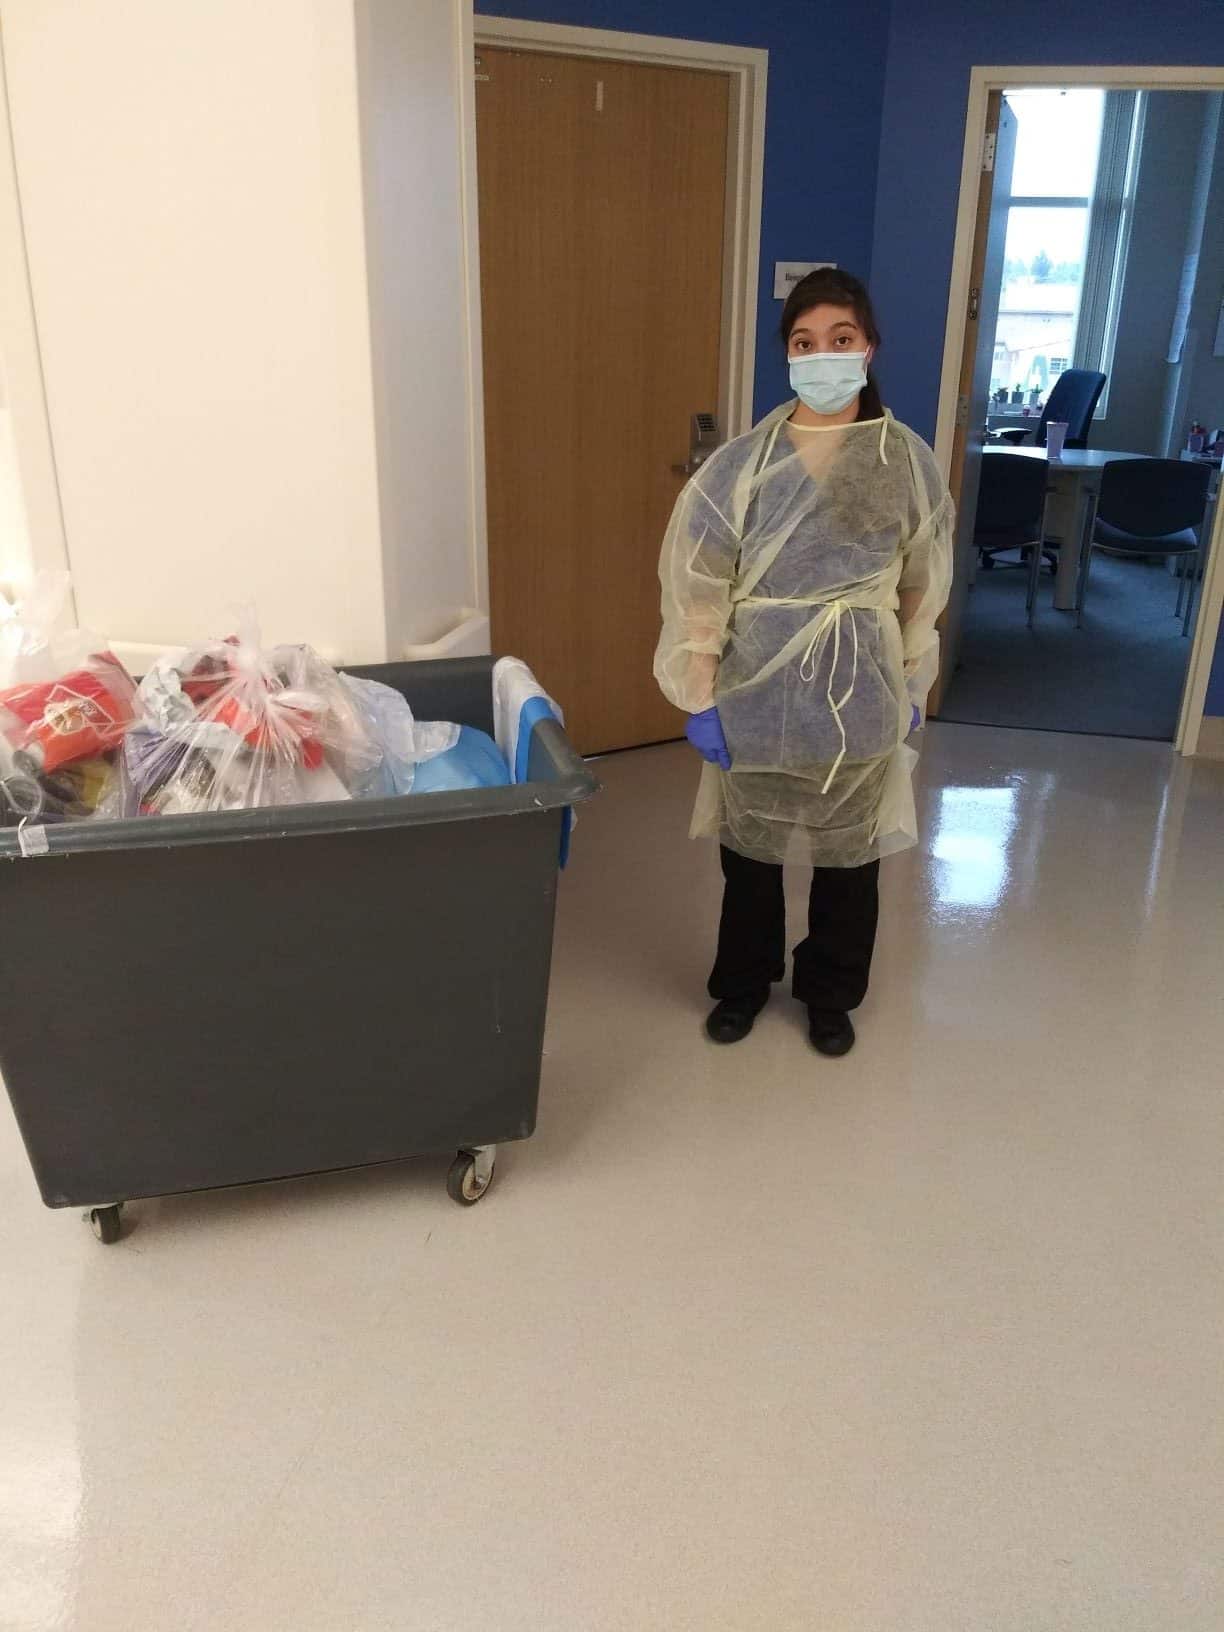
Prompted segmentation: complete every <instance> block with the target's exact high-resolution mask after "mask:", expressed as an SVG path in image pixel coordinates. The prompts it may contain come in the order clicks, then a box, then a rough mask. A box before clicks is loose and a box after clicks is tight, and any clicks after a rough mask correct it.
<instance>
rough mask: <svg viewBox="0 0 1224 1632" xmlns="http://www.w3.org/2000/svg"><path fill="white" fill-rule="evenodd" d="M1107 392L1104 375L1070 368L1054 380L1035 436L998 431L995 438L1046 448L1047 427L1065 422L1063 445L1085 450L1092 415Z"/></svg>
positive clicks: (1014, 431) (1018, 432)
mask: <svg viewBox="0 0 1224 1632" xmlns="http://www.w3.org/2000/svg"><path fill="white" fill-rule="evenodd" d="M1104 389H1105V376H1104V374H1098V373H1096V372H1095V371H1094V370H1093V369H1090V368H1069V369H1067V371H1066V373H1065V374H1060V375H1059V376H1058V378H1057V380H1055V382H1054V389H1053V390H1052V391H1051V392H1050V395H1049V399H1048V401H1047V402H1046V405H1045V407H1044V408H1043V409H1042V410H1041V418H1040V419H1039V420H1038V421H1037V430H1036V434H1035V435H1034V434H1033V433H1031V432H1029V431H1027V430H1021V429H1016V430H1007V431H998V432H997V433H996V435H997V436H998V437H999V439H1000V440H1001V441H1003V442H1010V443H1011V444H1012V446H1013V447H1019V446H1020V444H1021V443H1028V444H1029V445H1030V446H1032V447H1036V448H1044V447H1045V445H1046V426H1047V425H1048V424H1049V422H1050V420H1052V419H1053V420H1061V419H1065V420H1066V422H1067V440H1066V442H1065V443H1064V444H1063V446H1064V447H1068V448H1086V447H1087V446H1088V433H1089V431H1090V430H1091V429H1092V416H1093V414H1094V413H1095V412H1096V405H1097V403H1098V402H1099V401H1100V400H1101V392H1102V391H1104ZM1030 436H1031V438H1032V440H1031V442H1030V441H1029V439H1030Z"/></svg>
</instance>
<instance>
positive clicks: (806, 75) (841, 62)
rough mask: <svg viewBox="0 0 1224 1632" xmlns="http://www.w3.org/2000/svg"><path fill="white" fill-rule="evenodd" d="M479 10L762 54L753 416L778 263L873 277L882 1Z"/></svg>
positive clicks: (489, 1)
mask: <svg viewBox="0 0 1224 1632" xmlns="http://www.w3.org/2000/svg"><path fill="white" fill-rule="evenodd" d="M476 10H477V13H478V14H484V15H485V16H491V17H529V18H531V19H532V20H533V21H542V22H552V23H565V24H568V25H570V26H572V27H578V28H608V29H621V30H623V31H625V32H628V33H633V34H665V35H670V36H672V37H674V38H679V39H689V40H705V41H713V42H716V43H718V44H722V45H750V46H757V47H763V48H764V49H765V50H767V51H768V52H769V90H768V96H767V103H766V126H765V197H764V209H763V215H762V220H761V298H760V306H759V314H758V325H757V365H756V408H757V414H758V416H759V415H760V414H763V413H764V412H766V410H768V409H770V408H772V407H773V406H774V405H775V404H776V403H778V402H780V401H781V400H782V398H783V397H784V396H785V395H786V391H787V385H786V371H785V369H784V367H783V364H782V353H781V348H780V346H779V344H778V342H777V340H776V338H775V336H776V331H777V326H778V319H779V317H780V316H781V311H782V308H781V304H780V302H778V301H776V300H774V298H773V263H774V262H775V261H809V260H820V261H837V262H838V264H839V265H841V266H845V267H848V268H849V269H850V270H851V271H853V272H857V273H858V274H859V275H860V276H861V277H866V276H867V275H868V274H869V272H870V262H871V237H872V227H873V221H874V214H875V189H876V163H877V159H878V157H879V146H880V112H881V107H882V102H883V95H884V57H885V50H886V46H887V31H888V3H887V0H859V3H858V4H856V5H855V7H854V8H853V10H852V12H849V13H847V12H846V11H845V10H844V9H843V8H841V7H840V6H835V5H833V4H831V3H830V0H756V3H755V4H754V3H753V0H707V3H704V4H702V3H700V0H666V3H661V0H653V3H652V0H477V4H476Z"/></svg>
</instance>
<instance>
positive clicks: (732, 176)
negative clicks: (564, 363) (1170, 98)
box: [463, 17, 769, 606]
mask: <svg viewBox="0 0 1224 1632" xmlns="http://www.w3.org/2000/svg"><path fill="white" fill-rule="evenodd" d="M473 39H474V43H475V45H477V46H480V45H494V46H495V45H500V46H511V47H514V46H517V47H519V48H521V49H522V50H530V51H548V52H550V53H551V54H552V55H554V56H572V57H599V58H602V59H604V60H608V61H612V62H644V63H652V64H654V65H655V66H659V67H669V68H697V69H703V70H705V71H706V72H712V73H721V74H726V75H727V77H728V78H729V79H730V81H731V108H730V118H729V120H728V124H727V210H726V230H725V236H724V240H723V322H722V347H721V354H720V358H719V368H718V416H719V425H720V428H721V429H722V431H723V434H724V435H725V436H728V437H731V436H738V435H740V434H741V432H743V431H746V430H748V429H749V428H750V427H751V425H752V395H753V379H754V375H755V371H756V329H757V285H758V269H759V265H760V259H761V201H762V197H763V193H764V176H765V90H766V79H767V76H768V69H769V53H768V51H759V50H753V49H751V48H749V47H747V46H734V45H710V44H706V43H705V42H702V41H696V40H673V39H665V38H663V37H662V36H655V35H653V34H622V33H619V32H614V31H612V30H608V29H601V28H567V27H564V26H563V25H561V24H559V23H536V22H528V21H524V20H520V19H518V18H511V17H476V18H475V19H474V23H473ZM468 67H469V70H470V69H471V61H470V59H469V63H468ZM465 77H466V80H467V84H466V87H465V89H464V92H463V94H464V97H465V99H466V100H467V102H468V104H469V107H470V114H469V117H468V118H467V120H466V121H465V124H466V127H467V131H468V137H469V139H468V141H467V143H466V144H465V152H464V154H463V176H464V194H465V200H464V220H465V223H466V230H465V253H466V267H467V294H468V323H469V330H470V333H471V335H472V350H471V366H472V381H471V393H470V394H471V398H472V400H473V403H474V404H475V408H474V412H473V416H472V419H473V423H472V447H473V450H474V461H475V464H476V466H477V468H476V469H475V470H474V472H473V497H474V500H475V503H474V507H473V513H474V514H475V515H476V517H477V518H478V522H477V526H478V538H477V543H476V552H477V580H478V583H479V586H480V592H481V595H482V598H483V600H482V604H483V605H485V606H487V605H488V604H489V601H488V581H489V580H488V574H489V559H488V540H487V536H486V532H485V481H484V411H483V390H484V387H483V377H482V366H481V347H480V252H479V228H478V212H477V191H476V189H477V172H476V141H475V134H476V118H475V84H474V76H473V74H472V73H471V72H470V71H469V72H468V74H467V75H466V76H465Z"/></svg>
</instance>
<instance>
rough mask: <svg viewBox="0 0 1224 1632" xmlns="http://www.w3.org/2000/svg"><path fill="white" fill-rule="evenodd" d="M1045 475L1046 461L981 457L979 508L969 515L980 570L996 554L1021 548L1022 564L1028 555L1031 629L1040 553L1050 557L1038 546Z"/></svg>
mask: <svg viewBox="0 0 1224 1632" xmlns="http://www.w3.org/2000/svg"><path fill="white" fill-rule="evenodd" d="M1047 475H1048V467H1047V466H1046V463H1045V460H1044V459H1026V458H1025V457H1024V456H1023V455H1022V454H1019V453H986V454H983V455H982V473H981V480H980V481H979V483H978V500H977V510H976V512H975V513H974V517H973V542H974V544H975V546H976V547H977V551H978V559H979V560H980V561H981V563H982V565H983V567H991V566H993V565H994V558H995V556H996V555H999V554H1000V553H1001V552H1002V551H1004V550H1019V551H1020V552H1021V563H1020V564H1021V565H1023V560H1024V554H1025V552H1026V551H1027V552H1028V556H1029V562H1028V565H1029V587H1028V601H1027V607H1026V611H1027V618H1028V625H1029V628H1030V629H1031V628H1032V626H1033V607H1034V604H1035V603H1036V599H1037V579H1038V575H1039V573H1040V572H1041V558H1042V555H1043V553H1044V554H1046V555H1048V556H1050V558H1051V559H1054V558H1053V556H1052V555H1051V552H1050V551H1049V550H1048V549H1043V544H1042V540H1043V537H1044V533H1045V506H1046V479H1047Z"/></svg>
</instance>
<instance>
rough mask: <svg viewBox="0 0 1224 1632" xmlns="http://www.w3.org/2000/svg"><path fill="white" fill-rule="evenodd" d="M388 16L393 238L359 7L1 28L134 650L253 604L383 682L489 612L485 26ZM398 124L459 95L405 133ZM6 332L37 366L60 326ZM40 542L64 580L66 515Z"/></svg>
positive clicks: (53, 404)
mask: <svg viewBox="0 0 1224 1632" xmlns="http://www.w3.org/2000/svg"><path fill="white" fill-rule="evenodd" d="M367 9H368V10H369V11H370V14H371V18H370V19H367V20H366V21H367V23H368V24H370V26H372V27H373V28H374V30H375V33H376V35H377V34H378V33H381V32H382V31H384V30H385V31H386V32H387V34H388V36H389V41H390V45H391V48H392V49H391V52H390V63H391V64H394V67H392V66H390V65H389V66H388V67H387V69H386V70H385V72H381V77H378V78H376V80H375V81H374V82H372V89H373V90H374V91H376V92H377V99H376V106H377V107H378V108H379V109H382V110H383V111H376V113H375V114H374V115H373V116H372V118H368V119H367V120H366V127H367V130H370V129H373V130H375V131H381V132H383V135H382V137H381V138H380V142H377V143H375V151H376V153H378V154H380V155H381V157H380V158H379V160H378V162H376V163H374V164H373V165H372V166H371V164H370V162H369V154H368V153H367V164H366V174H367V176H368V177H371V178H372V179H373V181H374V183H375V184H376V185H377V186H378V188H379V190H380V196H381V199H382V200H383V201H384V202H379V201H377V200H374V199H372V200H371V205H370V210H369V212H368V216H363V200H362V186H363V162H362V144H361V118H360V115H359V109H358V81H357V40H356V35H355V24H354V13H353V0H258V4H251V3H250V0H173V3H167V0H0V25H2V27H3V40H4V52H5V66H6V74H7V81H8V92H9V99H10V106H11V117H12V127H13V148H14V163H15V173H16V186H17V192H18V194H19V199H20V208H21V218H22V221H23V224H24V234H25V247H26V254H27V258H28V264H29V287H30V290H31V291H32V296H33V314H32V320H33V321H35V322H36V334H37V343H38V350H39V351H40V352H41V366H42V374H43V377H44V378H45V385H46V417H47V419H48V420H49V424H50V433H51V440H52V442H53V445H54V454H55V469H56V471H57V472H58V488H59V500H60V502H61V503H62V509H63V518H64V535H65V537H66V540H67V554H68V560H69V565H70V567H71V570H72V573H73V577H74V581H75V585H76V593H77V603H78V612H79V615H80V617H81V619H82V621H83V622H85V623H87V624H89V625H91V626H94V627H97V628H99V629H101V630H103V631H104V632H106V633H107V634H109V635H110V636H111V637H112V639H114V640H115V641H116V642H119V643H124V642H145V643H150V644H160V643H162V642H167V643H174V642H180V641H187V640H190V639H191V638H193V637H195V636H196V635H198V634H199V633H201V632H202V630H203V631H211V630H214V629H215V628H217V627H219V625H220V623H221V622H222V621H224V617H225V613H226V611H227V609H228V608H229V607H230V606H231V605H232V604H233V603H234V602H235V601H236V600H241V599H247V600H254V601H255V602H257V603H258V605H259V608H260V611H261V615H262V618H263V623H264V629H265V634H266V635H267V636H268V638H270V639H299V640H300V639H305V640H309V641H312V642H313V643H314V644H316V645H317V646H319V647H320V648H321V649H323V650H325V651H328V652H329V653H332V654H334V655H336V656H342V657H344V658H347V659H350V660H360V659H377V658H379V657H382V656H384V655H387V654H388V653H389V652H393V651H396V650H398V649H399V648H400V647H402V645H403V644H404V643H405V642H406V641H412V640H417V641H419V640H422V639H432V638H433V636H434V634H435V633H436V632H438V631H439V630H440V628H441V626H443V625H444V624H445V623H446V622H447V620H448V619H451V618H452V616H453V614H454V612H455V609H456V608H458V607H461V606H467V605H469V604H470V602H471V599H472V594H473V591H472V587H471V586H472V582H473V566H472V561H473V537H472V534H473V519H472V479H471V468H470V465H471V453H472V449H471V446H470V439H471V406H472V405H471V401H470V389H469V377H468V372H467V370H466V364H465V355H466V354H465V349H464V348H465V345H466V338H465V327H464V326H465V322H466V315H467V308H466V297H465V292H464V286H463V281H462V279H461V278H456V277H455V276H454V264H453V263H454V261H455V259H456V256H457V254H458V243H459V235H458V220H459V215H458V211H459V209H460V207H461V205H460V202H459V196H458V195H459V186H458V162H457V159H456V157H455V142H456V135H457V130H458V125H459V121H458V118H457V115H456V111H455V110H456V108H457V106H458V96H459V83H460V79H459V63H458V58H457V52H458V50H459V49H460V45H461V41H460V39H459V35H460V28H459V25H458V23H457V22H456V18H457V17H458V16H459V15H460V14H461V12H460V5H459V3H458V0H404V3H403V4H402V5H400V6H396V5H392V4H390V3H389V0H388V3H387V4H386V5H381V4H380V5H375V6H371V7H369V8H367ZM371 19H372V21H371ZM365 46H366V49H367V51H369V50H373V49H378V50H381V42H380V41H379V40H378V39H377V38H375V39H374V40H373V41H371V39H370V37H369V29H368V27H367V30H366V37H365ZM413 48H414V49H413ZM398 97H403V98H405V99H407V100H408V101H410V102H412V101H421V102H424V100H425V99H428V107H427V108H424V107H422V108H421V109H420V110H419V112H418V113H416V114H414V116H413V120H410V121H409V122H408V126H407V129H406V130H405V129H403V128H402V127H400V128H397V126H396V124H395V122H394V120H393V119H392V118H391V117H390V115H389V114H388V113H387V112H386V111H385V110H386V109H387V108H390V107H393V106H394V103H395V100H396V98H398ZM422 130H427V131H428V132H429V133H430V135H431V139H432V140H433V141H434V143H435V147H434V150H433V152H432V153H431V155H430V158H429V160H428V162H424V161H422V160H421V159H420V157H419V155H418V154H417V152H416V150H415V148H413V149H412V150H410V152H409V153H408V155H407V158H406V165H405V169H404V171H403V175H402V178H401V180H400V182H399V183H398V184H397V183H396V182H394V181H393V180H392V179H390V178H391V176H392V175H393V172H394V166H395V161H396V158H397V152H396V146H395V144H396V142H397V141H398V140H400V138H401V137H402V136H404V135H407V136H408V137H410V138H412V139H413V140H416V139H417V138H418V137H419V135H420V132H421V131H422ZM448 153H449V155H450V161H451V162H450V165H449V167H448V166H447V165H445V164H444V163H442V162H440V161H441V160H442V159H444V158H445V156H446V155H447V154H448ZM0 168H2V162H0ZM10 180H11V178H10ZM422 182H428V183H429V186H428V188H427V189H425V188H423V187H422ZM4 206H5V199H4V184H3V181H0V210H3V209H4ZM391 209H394V210H395V212H396V214H395V219H394V224H393V225H392V223H391V220H390V218H389V216H388V217H387V218H384V211H385V210H386V211H389V210H391ZM367 219H368V220H369V222H370V224H371V244H372V249H373V254H372V259H371V266H372V269H373V271H374V278H373V289H372V290H371V289H370V288H369V287H368V286H367V264H366V239H365V227H366V220H367ZM3 225H4V222H3V221H2V220H0V226H3ZM430 257H434V259H430ZM414 265H415V267H416V269H417V270H416V272H415V274H414V275H412V276H410V275H409V274H411V273H412V268H413V267H414ZM0 270H3V271H6V272H7V260H6V264H5V266H4V267H3V268H0ZM400 297H403V301H404V305H403V307H402V308H401V307H399V306H397V304H396V302H397V299H399V298H400ZM0 323H3V328H0V353H2V354H3V357H4V359H5V361H6V363H9V361H10V359H11V357H12V355H14V354H15V353H17V352H19V351H20V350H21V347H22V346H23V345H26V346H27V347H28V344H29V342H30V333H29V332H28V331H29V324H27V332H26V333H25V334H24V337H23V332H22V325H21V323H20V321H19V320H18V319H17V318H16V317H14V314H13V313H12V312H6V311H5V310H4V309H3V308H2V307H0ZM433 333H437V334H438V335H441V336H445V335H447V334H450V335H451V336H453V337H454V338H453V339H451V340H450V341H449V343H447V342H446V341H444V340H443V341H437V342H435V341H433V340H432V339H431V335H432V334H433ZM372 341H373V344H374V346H375V347H376V348H377V349H376V351H375V352H374V355H373V358H372V352H371V345H372ZM413 352H416V353H417V354H419V357H420V363H419V366H414V362H413V358H412V353H413ZM384 366H386V368H387V372H386V374H385V375H384V374H383V373H382V370H383V368H384ZM9 371H10V373H11V372H12V370H11V366H10V370H9ZM26 372H28V370H27V371H26ZM376 395H377V398H378V413H377V420H378V429H377V434H376V424H375V421H376V410H375V400H376ZM15 423H16V420H15ZM431 432H432V436H431ZM18 458H19V461H20V462H21V464H22V478H23V481H22V485H23V489H24V490H25V493H26V509H27V511H30V509H31V507H30V503H29V495H30V491H31V489H32V488H36V487H37V486H38V483H37V482H36V481H34V479H33V478H34V475H35V474H36V473H35V472H34V471H33V467H32V465H31V464H30V461H29V460H28V458H26V457H25V456H24V455H22V453H21V450H20V449H19V450H18ZM380 461H381V465H382V475H383V480H382V484H381V486H382V498H381V505H380V493H379V486H380V484H379V464H380ZM439 461H441V464H440V466H439ZM421 472H428V473H430V474H434V473H436V474H439V475H440V476H441V478H442V480H441V481H440V482H438V483H437V484H436V485H435V486H431V485H430V481H429V479H428V477H427V478H426V479H422V478H421V476H420V474H419V473H421ZM460 478H461V479H460ZM29 531H30V535H31V538H32V548H31V551H30V554H31V555H32V556H33V558H34V559H36V560H48V561H49V560H51V559H52V558H53V556H54V542H55V541H54V539H53V537H52V536H51V530H50V528H49V527H48V526H47V525H46V518H45V517H41V518H39V520H38V522H37V523H36V521H35V518H34V516H33V514H32V513H31V516H30V528H29ZM13 553H14V554H15V555H16V557H17V561H18V566H20V560H21V552H20V550H15V551H14V552H13ZM0 566H3V563H0ZM0 576H3V571H0Z"/></svg>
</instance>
